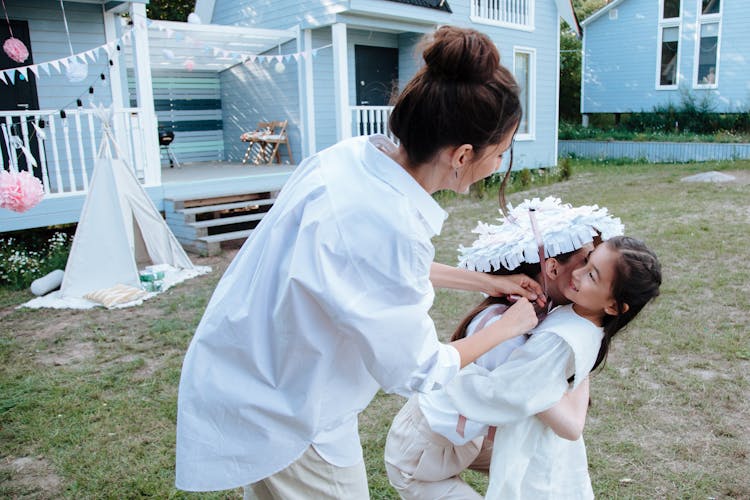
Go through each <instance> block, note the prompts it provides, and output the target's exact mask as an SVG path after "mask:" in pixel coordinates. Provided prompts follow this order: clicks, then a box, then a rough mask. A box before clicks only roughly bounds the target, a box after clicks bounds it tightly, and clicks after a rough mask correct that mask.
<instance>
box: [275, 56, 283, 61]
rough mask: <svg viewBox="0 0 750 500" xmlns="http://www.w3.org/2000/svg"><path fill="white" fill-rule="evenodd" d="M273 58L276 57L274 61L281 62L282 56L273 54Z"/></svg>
mask: <svg viewBox="0 0 750 500" xmlns="http://www.w3.org/2000/svg"><path fill="white" fill-rule="evenodd" d="M274 59H276V62H281V59H282V57H281V56H275V57H274Z"/></svg>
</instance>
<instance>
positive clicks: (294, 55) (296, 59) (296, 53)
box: [292, 52, 302, 61]
mask: <svg viewBox="0 0 750 500" xmlns="http://www.w3.org/2000/svg"><path fill="white" fill-rule="evenodd" d="M301 55H302V54H300V53H299V52H295V53H294V54H292V57H294V60H295V61H299V57H300V56H301Z"/></svg>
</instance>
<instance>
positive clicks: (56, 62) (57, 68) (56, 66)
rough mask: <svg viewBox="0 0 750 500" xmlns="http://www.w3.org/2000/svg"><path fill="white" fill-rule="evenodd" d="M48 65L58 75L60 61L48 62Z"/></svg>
mask: <svg viewBox="0 0 750 500" xmlns="http://www.w3.org/2000/svg"><path fill="white" fill-rule="evenodd" d="M49 63H50V66H52V67H53V68H55V71H57V72H58V73H59V72H60V59H55V60H54V61H50V62H49Z"/></svg>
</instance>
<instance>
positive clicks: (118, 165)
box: [25, 110, 210, 308]
mask: <svg viewBox="0 0 750 500" xmlns="http://www.w3.org/2000/svg"><path fill="white" fill-rule="evenodd" d="M105 113H106V110H104V112H102V113H100V118H102V122H103V124H104V126H103V130H104V134H103V137H102V145H101V147H100V149H99V156H100V158H99V159H98V160H97V161H96V164H95V166H94V173H93V176H92V178H91V182H90V184H89V191H88V194H87V195H86V200H85V202H84V204H83V210H82V211H81V216H80V218H79V222H78V227H77V229H76V234H75V237H74V239H73V246H72V248H71V250H70V255H69V256H68V262H67V265H66V266H65V275H64V277H63V281H62V286H61V288H60V291H59V292H54V293H52V294H49V295H47V296H44V297H38V298H36V299H33V300H32V301H30V302H28V303H26V304H25V305H26V306H28V307H58V308H59V307H74V308H76V307H91V306H93V305H94V304H93V303H89V302H88V301H86V300H85V298H84V295H86V294H88V293H91V292H96V291H100V290H104V289H108V288H111V287H113V286H116V285H128V286H131V287H136V288H139V287H140V276H139V272H138V268H139V266H145V265H160V264H161V265H165V266H164V267H166V266H169V267H168V268H167V269H168V272H167V276H165V288H167V287H169V286H171V285H173V284H175V283H178V282H180V281H183V280H185V279H188V278H192V277H194V276H197V275H199V274H204V273H206V272H208V271H210V268H208V267H204V266H194V265H193V263H192V262H191V261H190V259H189V258H188V256H187V254H186V253H185V250H183V248H182V246H181V245H180V243H179V242H178V241H177V239H176V238H175V237H174V235H173V234H172V231H170V229H169V226H167V223H166V222H165V221H164V219H163V218H162V216H161V214H160V213H159V211H158V210H157V209H156V206H154V204H153V202H152V201H151V198H149V196H148V194H147V193H146V191H145V190H144V189H143V186H141V184H140V182H138V179H137V178H136V177H135V174H134V173H133V171H132V169H130V168H128V166H127V165H126V163H125V161H124V160H122V155H118V156H120V158H112V154H111V151H110V148H109V143H110V141H111V143H112V144H113V145H114V147H115V150H116V151H117V152H118V153H119V149H118V147H117V143H116V142H115V140H114V137H113V136H112V131H111V127H110V126H109V117H108V116H106V115H105Z"/></svg>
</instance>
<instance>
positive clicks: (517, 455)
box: [385, 236, 661, 499]
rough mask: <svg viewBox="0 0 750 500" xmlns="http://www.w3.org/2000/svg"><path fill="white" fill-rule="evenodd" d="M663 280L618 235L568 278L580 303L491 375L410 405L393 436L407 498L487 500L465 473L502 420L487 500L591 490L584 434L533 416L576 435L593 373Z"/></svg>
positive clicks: (392, 466) (394, 469)
mask: <svg viewBox="0 0 750 500" xmlns="http://www.w3.org/2000/svg"><path fill="white" fill-rule="evenodd" d="M660 283H661V273H660V266H659V263H658V260H657V259H656V257H655V256H654V254H653V253H652V252H650V251H649V250H648V249H647V248H646V247H645V246H644V245H643V244H642V243H641V242H638V241H637V240H633V239H631V238H626V237H622V236H617V237H614V238H612V239H609V240H608V241H607V242H605V243H603V244H602V245H600V246H599V247H598V248H597V249H596V250H595V251H593V252H592V253H591V254H590V258H589V259H588V262H587V263H586V264H585V265H584V266H583V267H582V268H580V269H577V270H575V271H573V272H572V273H571V276H570V279H569V280H568V281H566V282H564V283H562V284H563V286H562V287H561V291H562V293H563V295H564V296H565V298H567V299H568V300H569V301H572V302H573V305H572V306H570V305H569V306H561V307H558V308H557V309H555V310H554V311H553V312H552V313H550V314H549V316H548V317H547V318H546V319H545V320H544V321H543V322H542V323H541V324H540V325H539V326H538V327H537V328H536V329H535V330H534V331H533V332H532V333H533V335H532V336H531V338H530V339H529V340H528V341H527V342H526V343H525V344H524V345H522V346H521V347H519V348H517V349H516V350H515V351H514V352H513V353H512V354H511V355H510V356H507V353H506V357H507V360H506V359H502V357H501V359H498V360H496V361H500V362H501V363H502V364H500V365H499V366H497V367H496V368H495V369H494V370H492V371H491V372H490V371H488V370H487V369H485V368H483V367H481V366H479V365H478V364H473V365H471V366H470V367H468V368H466V369H464V370H463V371H462V372H461V373H460V374H459V376H458V377H456V379H454V380H453V381H452V382H450V383H449V384H448V386H447V387H446V388H445V390H441V391H435V392H433V393H431V394H429V395H425V396H420V397H419V398H418V399H417V398H412V399H411V400H410V401H409V402H407V404H406V405H405V406H404V408H403V409H402V410H401V412H399V414H398V415H397V416H396V419H395V420H394V423H393V426H392V427H391V430H390V432H389V435H388V439H387V441H386V451H385V460H386V468H387V471H388V476H389V479H390V481H391V484H392V485H393V486H394V487H395V488H396V489H397V490H398V491H399V493H400V494H401V495H402V496H403V497H404V498H428V497H429V498H480V496H479V495H478V494H476V492H474V491H473V490H472V489H471V488H470V487H469V486H468V485H466V484H465V483H463V482H462V481H461V480H460V478H459V477H458V473H460V472H461V471H462V470H463V469H464V468H466V467H467V466H469V465H471V464H472V463H473V462H476V460H477V457H478V455H479V451H480V448H481V446H482V442H483V437H482V435H483V434H484V432H486V430H487V425H502V424H504V425H502V427H499V428H498V430H497V434H496V435H495V440H494V447H493V450H492V452H491V453H492V462H491V466H490V485H489V488H488V493H487V498H503V499H504V498H566V497H570V498H590V497H591V496H593V493H592V491H591V485H590V480H589V477H588V470H587V464H586V455H585V447H584V445H583V441H582V439H577V440H575V441H566V440H564V439H561V438H560V437H558V436H557V435H555V433H554V431H553V430H552V429H550V428H549V427H546V426H545V425H544V424H543V423H542V420H540V419H537V418H534V414H536V413H539V412H542V411H544V410H547V412H546V415H542V416H540V418H542V419H543V420H544V421H545V422H547V423H555V421H557V424H560V425H559V426H558V428H557V431H558V432H560V433H561V434H564V435H567V436H568V437H576V436H575V435H576V430H575V427H576V425H577V426H578V428H579V429H580V428H582V418H581V417H580V413H582V412H583V415H584V416H585V402H586V400H587V399H588V387H587V375H588V373H589V371H591V370H592V369H593V368H595V367H597V366H598V365H600V364H601V363H602V362H603V360H604V359H605V357H606V353H607V350H608V347H609V343H610V341H611V339H612V337H613V336H614V335H615V334H616V333H617V331H619V330H620V329H621V328H622V327H624V326H625V325H626V324H627V323H628V322H629V321H630V320H631V319H632V318H633V317H635V315H636V314H637V313H638V312H639V311H640V310H641V309H642V308H643V306H644V305H645V304H646V303H647V302H648V301H649V300H650V299H651V298H653V297H655V296H656V295H658V288H659V285H660ZM569 380H571V382H572V383H570V384H569V382H568V381H569ZM582 382H583V384H582ZM568 388H572V389H573V390H572V392H571V393H569V395H567V396H566V397H565V398H563V395H564V394H565V391H566V390H567V389H568ZM558 401H559V402H560V403H559V404H558V405H557V407H553V408H551V407H552V406H553V405H554V404H555V403H556V402H558ZM566 405H568V406H571V405H572V407H575V408H577V409H578V413H579V416H577V418H570V417H569V416H565V415H563V416H564V417H565V418H563V419H560V415H559V414H557V415H556V412H559V411H560V408H562V407H565V406H566ZM459 415H460V416H459ZM550 419H551V420H550ZM576 420H577V422H578V423H577V424H576V423H573V424H571V421H576ZM563 424H564V425H563ZM566 425H567V428H566ZM571 427H572V428H573V430H571ZM566 429H567V434H566ZM491 433H492V432H490V434H491ZM578 433H580V431H578ZM571 434H572V435H571ZM484 462H485V463H484V466H486V462H487V461H486V460H484ZM475 465H477V466H478V467H479V468H481V466H482V464H475Z"/></svg>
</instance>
